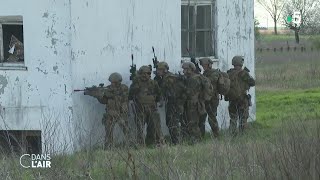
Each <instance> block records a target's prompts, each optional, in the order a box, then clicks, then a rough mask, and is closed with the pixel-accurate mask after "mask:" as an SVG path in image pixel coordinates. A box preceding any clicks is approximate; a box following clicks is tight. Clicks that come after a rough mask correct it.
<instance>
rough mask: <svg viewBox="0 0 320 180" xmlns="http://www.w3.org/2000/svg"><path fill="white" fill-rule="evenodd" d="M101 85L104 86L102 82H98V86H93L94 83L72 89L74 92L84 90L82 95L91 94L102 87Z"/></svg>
mask: <svg viewBox="0 0 320 180" xmlns="http://www.w3.org/2000/svg"><path fill="white" fill-rule="evenodd" d="M103 86H104V84H103V83H100V84H99V86H98V87H97V86H95V85H93V86H91V87H85V89H75V90H73V91H74V92H80V91H84V93H83V94H84V95H92V93H93V92H96V91H98V90H99V89H101V88H104V87H103Z"/></svg>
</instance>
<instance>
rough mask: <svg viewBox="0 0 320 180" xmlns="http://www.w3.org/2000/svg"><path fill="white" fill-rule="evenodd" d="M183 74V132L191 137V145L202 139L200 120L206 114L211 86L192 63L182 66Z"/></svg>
mask: <svg viewBox="0 0 320 180" xmlns="http://www.w3.org/2000/svg"><path fill="white" fill-rule="evenodd" d="M182 68H183V73H184V75H185V77H186V79H185V86H186V91H185V94H186V98H187V100H186V104H185V108H186V109H185V118H184V119H183V121H182V131H183V134H184V136H189V137H190V140H191V143H195V142H197V141H199V140H200V139H201V133H200V129H199V118H200V115H201V114H204V112H205V105H204V100H209V99H210V98H211V97H210V92H211V91H212V90H211V85H210V82H209V81H206V80H207V79H206V78H205V77H202V76H200V75H199V74H196V73H195V70H196V67H195V65H194V64H193V63H191V62H185V63H183V65H182Z"/></svg>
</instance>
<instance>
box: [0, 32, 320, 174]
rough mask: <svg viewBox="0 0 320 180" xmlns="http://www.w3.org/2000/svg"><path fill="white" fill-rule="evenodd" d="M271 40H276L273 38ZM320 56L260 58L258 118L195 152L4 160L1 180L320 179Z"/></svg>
mask: <svg viewBox="0 0 320 180" xmlns="http://www.w3.org/2000/svg"><path fill="white" fill-rule="evenodd" d="M270 38H271V39H272V38H273V37H270ZM319 54H320V53H319V52H313V53H306V54H301V53H296V54H292V53H287V54H283V53H282V54H280V53H279V54H275V53H260V54H259V53H256V57H257V61H256V80H257V86H256V95H257V98H256V99H257V102H256V103H257V116H256V117H257V120H256V121H255V122H253V123H252V124H251V125H250V127H249V129H248V130H247V131H246V132H245V133H244V134H242V135H240V136H237V137H231V136H230V135H229V133H228V132H227V131H222V136H221V137H219V138H218V139H211V138H210V137H209V136H208V138H207V139H206V140H205V141H204V142H201V143H199V144H196V145H194V146H189V145H178V146H174V147H170V146H166V147H161V148H145V149H139V150H135V149H121V150H120V149H114V150H112V151H103V150H99V149H95V150H90V149H88V150H84V151H82V152H78V153H76V154H73V155H60V156H55V157H53V160H52V168H51V169H28V170H26V169H22V168H21V166H20V165H19V162H18V158H19V157H15V156H14V157H8V156H2V157H1V158H2V160H1V161H0V179H232V180H233V179H319V178H320V68H319V67H320V59H319V57H320V55H319Z"/></svg>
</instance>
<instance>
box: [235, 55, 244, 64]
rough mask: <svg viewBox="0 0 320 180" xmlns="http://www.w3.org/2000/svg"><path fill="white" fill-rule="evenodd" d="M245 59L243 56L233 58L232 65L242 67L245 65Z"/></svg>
mask: <svg viewBox="0 0 320 180" xmlns="http://www.w3.org/2000/svg"><path fill="white" fill-rule="evenodd" d="M243 61H244V59H243V57H242V56H235V57H233V58H232V65H234V66H242V65H243Z"/></svg>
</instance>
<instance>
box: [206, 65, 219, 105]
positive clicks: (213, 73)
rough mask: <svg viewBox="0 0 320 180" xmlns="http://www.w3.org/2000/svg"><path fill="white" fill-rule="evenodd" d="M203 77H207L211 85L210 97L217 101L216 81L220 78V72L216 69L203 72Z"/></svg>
mask: <svg viewBox="0 0 320 180" xmlns="http://www.w3.org/2000/svg"><path fill="white" fill-rule="evenodd" d="M203 75H204V76H205V77H207V78H208V79H209V80H210V82H211V85H212V97H213V98H215V99H219V92H218V79H219V76H220V72H219V70H218V69H209V70H206V71H204V73H203Z"/></svg>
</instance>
